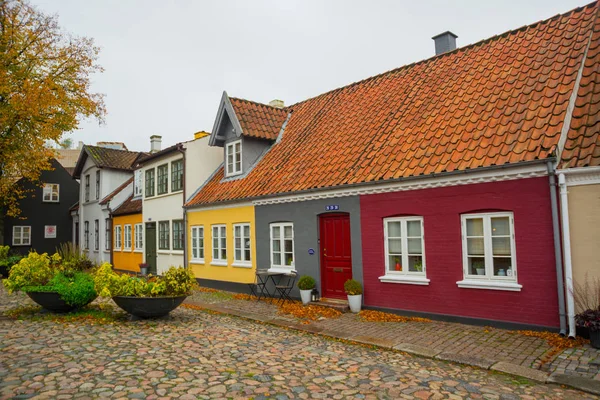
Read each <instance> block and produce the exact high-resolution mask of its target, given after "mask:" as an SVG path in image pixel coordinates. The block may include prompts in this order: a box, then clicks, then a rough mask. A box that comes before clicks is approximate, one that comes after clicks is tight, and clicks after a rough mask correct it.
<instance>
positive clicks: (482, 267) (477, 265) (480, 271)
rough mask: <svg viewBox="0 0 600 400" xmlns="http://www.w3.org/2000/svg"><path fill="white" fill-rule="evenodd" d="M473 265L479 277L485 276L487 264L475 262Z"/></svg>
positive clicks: (479, 261) (480, 261) (481, 261)
mask: <svg viewBox="0 0 600 400" xmlns="http://www.w3.org/2000/svg"><path fill="white" fill-rule="evenodd" d="M471 265H472V267H473V269H474V270H475V272H476V273H477V275H485V262H484V261H483V260H473V261H472V263H471Z"/></svg>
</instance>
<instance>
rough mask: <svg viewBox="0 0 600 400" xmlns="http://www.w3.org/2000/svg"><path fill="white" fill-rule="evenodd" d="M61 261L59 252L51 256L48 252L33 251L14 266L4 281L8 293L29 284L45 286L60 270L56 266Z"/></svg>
mask: <svg viewBox="0 0 600 400" xmlns="http://www.w3.org/2000/svg"><path fill="white" fill-rule="evenodd" d="M59 261H60V256H58V255H57V254H55V255H53V256H52V257H50V256H48V254H47V253H44V254H38V253H36V252H31V253H29V255H28V256H27V257H25V258H23V259H22V260H21V261H19V263H18V264H16V265H13V266H12V268H11V270H10V275H9V276H8V278H7V279H4V280H3V281H2V283H3V284H4V287H6V289H7V290H8V293H13V292H18V291H19V290H23V288H25V287H28V286H44V285H46V284H47V283H48V282H50V279H52V278H53V277H54V275H55V274H56V273H57V272H59V271H58V270H57V268H56V265H57V263H58V262H59Z"/></svg>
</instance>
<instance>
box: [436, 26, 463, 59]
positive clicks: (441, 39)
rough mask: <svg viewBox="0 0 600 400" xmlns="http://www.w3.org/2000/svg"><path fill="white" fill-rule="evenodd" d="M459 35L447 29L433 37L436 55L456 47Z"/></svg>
mask: <svg viewBox="0 0 600 400" xmlns="http://www.w3.org/2000/svg"><path fill="white" fill-rule="evenodd" d="M457 37H458V36H456V35H455V34H454V33H452V32H450V31H446V32H444V33H440V34H439V35H435V36H434V37H432V39H433V41H434V42H435V55H436V56H437V55H440V54H442V53H447V52H449V51H452V50H454V49H456V38H457Z"/></svg>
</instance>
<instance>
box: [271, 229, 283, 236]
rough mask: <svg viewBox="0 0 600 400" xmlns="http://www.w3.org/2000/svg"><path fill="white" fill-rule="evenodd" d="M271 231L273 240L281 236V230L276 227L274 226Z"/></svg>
mask: <svg viewBox="0 0 600 400" xmlns="http://www.w3.org/2000/svg"><path fill="white" fill-rule="evenodd" d="M271 229H272V230H273V235H272V236H273V238H278V237H279V236H280V235H281V230H280V228H279V227H278V226H274V227H272V228H271Z"/></svg>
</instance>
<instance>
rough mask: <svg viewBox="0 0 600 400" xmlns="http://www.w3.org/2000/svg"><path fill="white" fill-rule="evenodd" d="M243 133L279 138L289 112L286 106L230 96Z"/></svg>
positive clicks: (264, 137)
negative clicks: (270, 104) (274, 105)
mask: <svg viewBox="0 0 600 400" xmlns="http://www.w3.org/2000/svg"><path fill="white" fill-rule="evenodd" d="M229 100H230V101H231V105H232V106H233V109H234V111H235V115H236V117H237V118H238V121H239V122H240V126H241V127H242V131H243V135H244V136H249V137H255V138H259V139H269V140H275V139H277V135H279V131H280V130H281V126H282V125H283V122H284V121H285V120H286V118H287V115H288V112H287V111H286V109H284V108H277V107H273V106H268V105H266V104H260V103H255V102H253V101H249V100H243V99H237V98H235V97H230V98H229Z"/></svg>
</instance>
